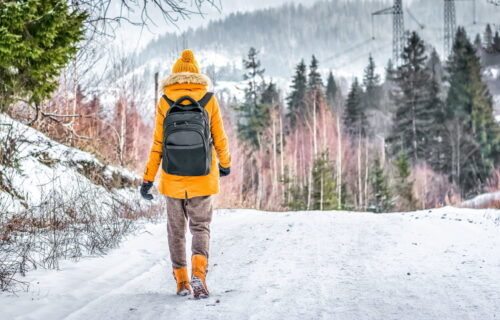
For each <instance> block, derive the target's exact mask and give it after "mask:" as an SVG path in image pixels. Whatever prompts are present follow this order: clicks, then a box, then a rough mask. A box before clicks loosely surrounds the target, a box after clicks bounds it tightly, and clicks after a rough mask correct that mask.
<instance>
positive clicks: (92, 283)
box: [0, 207, 500, 320]
mask: <svg viewBox="0 0 500 320" xmlns="http://www.w3.org/2000/svg"><path fill="white" fill-rule="evenodd" d="M212 232H213V234H212V247H211V253H212V255H211V257H210V259H209V262H210V271H209V273H208V286H209V289H210V291H211V294H212V295H211V297H210V298H209V299H206V300H192V299H190V298H187V297H178V296H176V295H175V291H174V290H175V283H174V280H173V277H172V274H171V269H170V262H169V256H168V247H167V240H166V228H165V225H164V224H157V225H154V224H150V225H146V226H145V229H144V230H143V231H142V232H141V233H139V234H136V235H134V236H129V237H128V238H127V240H126V241H124V242H123V244H122V246H121V247H120V248H118V249H116V250H113V251H112V252H111V253H110V254H109V255H107V256H105V257H100V258H86V259H83V260H81V261H80V262H78V263H73V262H63V263H61V270H60V271H51V270H36V271H33V272H29V273H28V275H27V277H26V280H28V281H30V282H31V288H30V291H29V292H20V293H18V294H17V296H16V295H12V294H5V293H2V294H0V306H1V315H0V318H1V319H384V320H385V319H398V320H400V319H440V320H443V319H460V320H462V319H481V320H487V319H500V249H499V243H500V211H498V210H497V211H495V210H472V209H456V208H449V207H448V208H443V209H436V210H432V211H420V212H413V213H406V214H382V215H376V214H368V213H346V212H298V213H263V212H257V211H252V210H221V211H218V212H217V214H216V215H215V217H214V223H213V225H212Z"/></svg>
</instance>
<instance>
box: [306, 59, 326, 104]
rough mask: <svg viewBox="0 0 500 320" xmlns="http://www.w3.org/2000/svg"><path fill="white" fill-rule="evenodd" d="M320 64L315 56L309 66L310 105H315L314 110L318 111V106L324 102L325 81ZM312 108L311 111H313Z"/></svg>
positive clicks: (308, 87)
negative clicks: (322, 77) (320, 71)
mask: <svg viewBox="0 0 500 320" xmlns="http://www.w3.org/2000/svg"><path fill="white" fill-rule="evenodd" d="M318 64H319V62H318V59H316V57H315V56H314V55H313V56H312V59H311V65H310V66H309V76H308V84H307V89H308V97H309V98H310V102H311V103H310V104H309V105H313V104H316V106H314V105H313V108H316V111H317V110H318V108H317V106H318V105H319V103H321V102H322V101H324V95H325V92H324V89H323V80H322V79H321V74H320V73H319V70H318V68H319V65H318ZM313 108H311V109H313Z"/></svg>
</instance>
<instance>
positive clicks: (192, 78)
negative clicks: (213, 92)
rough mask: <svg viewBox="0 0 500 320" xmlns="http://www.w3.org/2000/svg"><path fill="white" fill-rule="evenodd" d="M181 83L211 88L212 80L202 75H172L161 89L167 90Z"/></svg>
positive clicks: (165, 80) (164, 80) (163, 82)
mask: <svg viewBox="0 0 500 320" xmlns="http://www.w3.org/2000/svg"><path fill="white" fill-rule="evenodd" d="M180 83H193V84H201V85H204V86H206V87H209V86H210V85H211V81H210V78H208V77H207V76H206V75H204V74H202V73H191V72H181V73H172V74H171V75H169V76H168V77H166V78H165V79H163V80H162V82H161V86H160V87H161V88H165V87H168V86H171V85H173V84H180Z"/></svg>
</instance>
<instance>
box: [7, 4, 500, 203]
mask: <svg viewBox="0 0 500 320" xmlns="http://www.w3.org/2000/svg"><path fill="white" fill-rule="evenodd" d="M24 2H26V1H24ZM35 4H37V5H35ZM327 5H331V6H335V5H339V3H337V2H333V1H332V2H325V3H323V2H320V3H319V4H317V5H316V7H314V6H312V7H294V6H289V7H288V9H287V10H292V11H293V10H297V12H301V14H304V12H309V11H308V10H311V8H317V9H318V8H322V7H321V6H327ZM0 8H2V10H1V11H0V14H2V16H1V18H2V19H1V21H2V25H3V26H4V29H2V30H3V31H1V32H3V33H2V37H1V40H0V41H2V50H0V75H1V80H2V81H1V82H0V112H4V113H8V114H9V115H10V116H12V117H13V118H16V119H18V120H22V121H23V122H25V123H28V124H30V125H31V126H33V127H35V128H37V129H38V130H40V131H42V132H44V133H45V134H47V135H48V136H50V137H51V138H54V139H55V140H57V141H60V142H63V143H65V144H67V145H71V146H75V147H78V148H80V149H83V150H86V151H90V152H93V153H94V154H96V155H97V156H98V157H99V158H100V159H101V160H103V161H104V162H105V163H111V164H119V165H121V166H125V167H128V168H131V169H134V170H136V171H137V172H141V171H142V169H143V166H144V161H145V159H146V157H147V155H148V150H149V147H150V144H151V135H152V128H151V125H149V124H147V123H146V122H145V121H144V120H143V116H142V114H144V112H143V111H142V110H147V109H148V108H149V107H147V105H149V103H147V102H145V101H142V100H141V99H139V98H138V97H140V96H144V92H147V90H146V89H147V88H148V86H146V85H145V82H146V81H149V80H150V79H151V78H147V79H146V78H144V77H143V75H141V74H140V73H137V72H134V70H136V69H137V65H136V64H135V63H136V62H134V59H133V57H127V56H119V55H118V56H117V57H114V59H111V62H110V64H109V66H108V68H107V69H106V70H103V71H102V77H103V80H102V81H101V82H100V84H99V85H100V86H103V87H105V86H107V88H112V90H113V91H112V92H109V91H111V90H109V91H107V92H106V95H94V94H92V93H91V92H92V90H91V89H92V88H89V85H88V84H86V82H85V81H82V79H81V78H80V77H81V73H82V70H83V69H84V67H86V68H87V69H89V70H92V68H93V67H94V66H95V65H94V64H92V61H93V60H95V56H93V55H91V53H92V52H89V51H86V49H87V47H85V46H81V44H82V41H83V39H84V38H85V36H84V33H85V23H86V22H85V21H88V20H89V15H88V12H86V11H84V10H77V9H75V8H73V7H71V6H70V4H67V3H63V4H62V5H59V2H58V0H45V1H44V2H43V4H41V3H35V2H34V3H33V4H32V5H31V6H28V5H25V3H24V4H23V3H20V2H15V1H9V2H6V3H2V4H0ZM350 8H351V5H350V4H348V3H346V4H345V5H344V7H342V8H340V9H339V10H341V9H342V10H343V11H342V12H343V13H342V15H344V16H345V17H348V16H349V13H350V12H351V9H350ZM273 10H275V9H270V11H265V10H264V12H260V11H259V12H260V13H256V14H255V15H254V16H255V17H260V18H261V19H264V18H265V17H267V15H268V14H269V12H271V13H272V12H274V11H273ZM276 10H277V9H276ZM353 10H354V9H353ZM356 10H358V9H356ZM359 10H361V9H359ZM370 10H371V9H370ZM319 11H321V10H319ZM330 13H331V12H330ZM317 15H318V16H321V15H323V13H321V12H317ZM236 16H238V15H236ZM40 17H43V18H40ZM276 18H277V19H278V18H279V17H276ZM266 19H267V18H266ZM264 20H265V19H264ZM266 21H267V20H266ZM310 23H311V24H314V21H312V20H311V21H310ZM217 24H222V22H216V23H215V25H217ZM294 27H296V25H294ZM332 28H333V27H332ZM26 30H28V31H30V32H25V31H26ZM308 30H309V31H307V32H306V33H308V34H311V32H313V31H314V30H312V29H308ZM323 31H324V30H319V29H317V30H315V31H314V32H318V33H319V32H323ZM330 31H331V32H334V31H333V29H332V30H330ZM192 32H195V31H192ZM197 32H199V33H200V34H203V32H202V31H197ZM227 32H230V30H228V31H227ZM294 34H295V33H294ZM353 34H356V33H355V32H354V33H353ZM296 36H299V35H296ZM301 36H304V37H305V33H304V34H302V35H301ZM232 37H234V40H235V41H236V40H238V39H240V37H237V36H236V35H232ZM329 38H330V37H329ZM40 39H50V41H48V40H47V41H40ZM194 39H197V38H196V37H195V38H194ZM318 39H320V40H321V37H320V36H318ZM407 39H408V40H407V43H406V47H405V50H404V52H403V57H402V61H403V63H402V65H400V66H393V65H392V63H391V62H390V61H389V62H388V63H387V66H386V71H385V74H383V75H381V74H377V72H376V70H377V68H376V61H375V58H374V57H370V58H369V59H368V65H367V66H366V68H365V71H364V76H363V78H362V79H354V80H353V81H352V83H351V85H350V88H349V90H348V92H347V93H343V92H342V91H341V89H340V81H339V79H336V78H335V77H334V73H333V72H330V73H329V74H328V75H327V77H324V74H322V72H321V70H322V68H321V61H319V59H317V56H316V55H314V56H312V57H311V59H310V60H309V59H308V61H304V60H302V61H300V59H298V60H297V65H295V66H294V67H293V68H288V69H287V70H288V73H289V74H292V73H293V76H292V79H291V82H292V87H291V88H290V93H289V94H288V93H287V94H286V96H284V94H283V91H282V90H281V88H279V87H278V85H277V84H276V83H275V82H273V81H272V80H269V79H270V78H269V77H268V76H267V75H268V74H269V68H271V67H272V66H271V65H269V64H267V62H264V61H265V60H262V61H263V62H262V63H261V62H260V61H261V59H262V58H264V57H269V56H274V57H278V58H279V57H280V54H281V53H282V52H283V49H284V48H285V47H282V48H281V49H280V50H278V49H276V51H274V52H273V54H271V53H269V52H262V51H261V52H259V50H257V49H250V50H249V52H248V54H247V56H246V57H245V59H244V61H243V67H244V69H245V74H244V75H243V79H244V81H245V83H246V88H245V97H244V101H242V102H237V101H235V100H234V99H228V100H224V99H221V106H222V107H223V108H224V112H223V114H224V117H225V124H226V125H225V126H226V130H227V132H228V136H229V140H230V145H231V151H232V154H233V163H234V164H233V168H232V174H231V176H230V177H228V178H225V179H224V180H223V182H222V188H223V192H222V196H220V197H219V199H218V204H219V206H224V207H234V206H238V207H241V206H246V207H254V208H259V209H269V210H284V209H296V210H306V209H318V210H326V209H349V210H363V211H364V210H372V211H376V212H381V211H391V210H410V209H415V208H429V207H436V206H441V205H445V204H455V203H458V202H459V201H460V200H461V199H464V198H469V197H471V196H473V195H475V194H478V193H481V192H485V191H490V190H499V189H500V181H499V177H500V173H499V171H498V165H499V145H500V143H499V142H500V141H499V129H498V124H497V123H495V121H494V118H493V100H492V96H491V94H490V92H489V89H488V86H487V85H486V83H485V81H484V79H483V66H486V65H494V64H498V59H499V56H500V36H499V35H498V32H495V31H493V30H492V28H491V27H490V26H487V27H486V29H485V31H484V34H482V35H481V36H479V35H478V36H477V37H476V38H475V40H474V41H471V39H470V38H469V37H468V36H467V34H466V32H465V29H464V28H459V29H458V31H457V34H456V39H455V42H454V46H453V52H452V54H451V55H450V56H449V57H447V59H446V61H441V59H440V57H439V55H438V54H437V52H436V50H434V49H433V48H432V46H431V45H429V43H425V42H424V41H423V40H422V37H421V36H420V35H419V34H418V33H412V34H410V35H409V36H408V37H407ZM320 40H318V41H320ZM192 41H194V40H192ZM200 41H201V40H200ZM315 41H316V40H315ZM200 43H203V42H200ZM324 47H328V46H324ZM150 48H151V52H152V54H154V50H153V49H154V43H153V44H152V47H150ZM309 49H318V50H319V49H320V48H319V46H309ZM285 51H286V50H285ZM41 53H43V54H41ZM304 57H305V55H304ZM307 57H309V56H307ZM280 61H281V60H280ZM275 64H279V63H278V62H276V61H275ZM281 65H284V64H281ZM285 67H286V66H285ZM99 71H100V70H99ZM333 71H336V70H333ZM231 72H234V70H233V71H231ZM97 73H98V71H97ZM209 75H210V74H209ZM240 76H241V75H240ZM264 79H267V80H264ZM240 80H241V78H240ZM97 92H101V93H102V92H103V91H97ZM146 94H147V93H146ZM150 98H151V100H149V99H148V100H149V102H150V103H151V102H152V100H153V96H152V92H151V97H150ZM156 98H158V95H157V94H156ZM221 98H222V97H221ZM104 100H106V101H104ZM103 101H104V102H103ZM151 104H152V103H151ZM104 105H106V106H108V107H107V108H106V107H104ZM109 106H111V108H110V107H109ZM150 109H151V110H153V107H150ZM152 113H153V111H152ZM1 143H2V145H1V147H2V149H0V159H2V157H4V156H5V155H6V154H7V153H5V152H4V150H6V143H7V142H6V141H1ZM1 179H3V178H2V176H1V172H0V182H1Z"/></svg>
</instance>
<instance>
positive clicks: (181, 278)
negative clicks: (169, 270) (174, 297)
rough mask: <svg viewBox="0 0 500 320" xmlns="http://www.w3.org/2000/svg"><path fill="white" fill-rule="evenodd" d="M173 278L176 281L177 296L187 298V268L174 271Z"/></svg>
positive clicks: (188, 289)
mask: <svg viewBox="0 0 500 320" xmlns="http://www.w3.org/2000/svg"><path fill="white" fill-rule="evenodd" d="M174 278H175V281H177V294H178V295H180V296H187V295H188V294H190V293H191V286H190V285H189V276H188V272H187V267H183V268H179V269H174Z"/></svg>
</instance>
